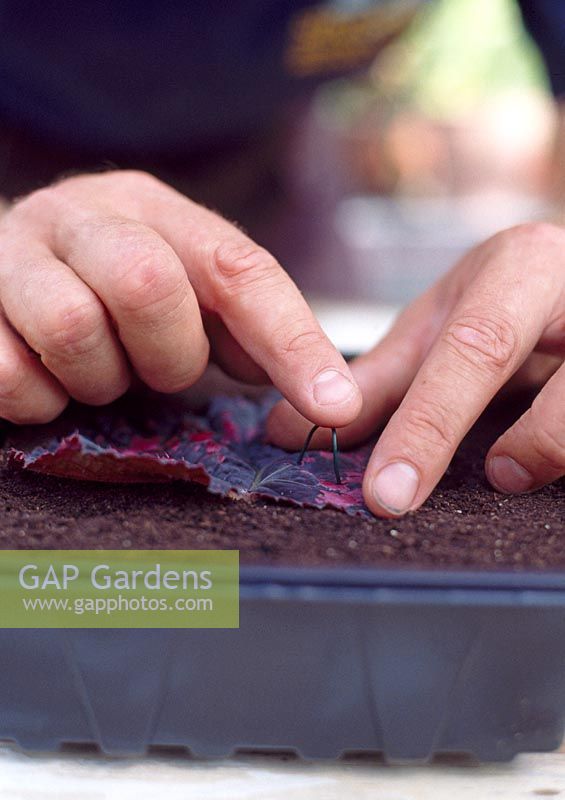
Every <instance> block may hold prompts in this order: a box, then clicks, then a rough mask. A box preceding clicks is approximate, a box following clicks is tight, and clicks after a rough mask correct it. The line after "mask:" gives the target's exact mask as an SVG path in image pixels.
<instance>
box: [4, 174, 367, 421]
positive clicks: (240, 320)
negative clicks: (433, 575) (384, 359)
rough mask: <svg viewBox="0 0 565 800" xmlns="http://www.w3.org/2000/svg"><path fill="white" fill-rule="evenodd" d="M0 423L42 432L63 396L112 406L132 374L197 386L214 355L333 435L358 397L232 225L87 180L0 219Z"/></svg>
mask: <svg viewBox="0 0 565 800" xmlns="http://www.w3.org/2000/svg"><path fill="white" fill-rule="evenodd" d="M0 303H1V307H2V315H1V317H0V417H2V418H4V419H7V420H10V421H11V422H15V423H41V422H48V421H49V420H52V419H53V418H54V417H56V416H57V415H58V414H59V413H60V412H61V411H62V410H63V409H64V407H65V406H66V404H67V402H68V399H69V397H73V398H75V399H77V400H79V401H81V402H83V403H88V404H91V405H101V404H104V403H108V402H110V401H112V400H114V399H116V398H117V397H119V396H120V395H121V394H123V393H124V392H125V391H126V389H127V388H128V385H129V382H130V378H131V373H132V371H133V372H135V373H136V374H137V375H138V376H139V377H140V378H141V379H142V380H143V381H144V382H145V383H146V384H147V385H148V386H150V387H152V388H153V389H156V390H158V391H163V392H175V391H179V390H181V389H184V388H187V387H188V386H191V385H192V384H193V383H195V381H196V380H197V379H198V378H199V377H200V375H201V374H202V372H203V371H204V369H205V367H206V365H207V363H208V358H209V355H210V353H211V356H212V358H213V360H214V361H215V362H216V363H218V364H219V365H220V366H221V367H222V368H223V369H224V370H225V371H226V372H228V374H230V375H232V376H234V377H236V378H238V379H240V380H243V381H247V382H249V383H262V382H269V380H270V381H272V382H273V383H274V384H275V386H277V387H278V389H279V390H280V391H281V392H282V394H283V395H284V396H285V397H286V398H287V399H288V400H289V402H290V403H291V404H292V406H294V407H295V408H296V409H297V411H299V412H300V414H302V415H303V416H304V417H306V418H307V419H309V420H310V421H311V422H312V423H316V424H319V425H321V426H325V427H331V426H342V425H347V424H348V423H350V422H352V421H353V420H354V419H355V418H356V417H357V415H358V414H359V411H360V409H361V402H362V401H361V393H360V390H359V388H358V387H357V384H356V383H355V381H354V379H353V377H352V375H351V373H350V371H349V368H348V367H347V365H346V363H345V361H344V360H343V358H342V356H341V355H340V354H339V353H338V352H337V351H336V349H335V348H334V347H333V345H332V344H331V343H330V342H329V340H328V339H327V338H326V336H325V335H324V333H323V332H322V330H321V329H320V326H319V325H318V323H317V322H316V320H315V318H314V316H313V315H312V312H311V311H310V309H309V307H308V305H307V304H306V302H305V300H304V298H303V297H302V295H301V294H300V292H299V291H298V289H297V288H296V286H295V284H294V283H293V282H292V281H291V279H290V278H289V277H288V275H287V274H286V273H285V272H284V270H283V269H282V268H281V267H280V266H279V264H278V263H277V262H276V260H275V259H274V258H273V257H272V256H271V255H270V254H269V253H268V252H266V251H265V250H264V249H262V248H261V247H259V246H258V245H256V244H255V243H254V242H253V241H251V240H250V239H249V238H248V237H247V236H246V235H244V234H243V233H242V232H241V231H240V230H238V229H237V228H236V227H235V226H234V225H231V224H230V223H228V222H226V221H225V220H224V219H222V218H221V217H220V216H218V215H217V214H215V213H213V212H211V211H209V210H207V209H205V208H203V207H202V206H198V205H197V204H195V203H193V202H192V201H190V200H189V199H187V198H186V197H184V196H183V195H181V194H179V193H177V192H176V191H174V190H173V189H171V188H170V187H169V186H166V185H165V184H163V183H161V182H160V181H158V180H157V179H156V178H154V177H152V176H150V175H147V174H145V173H139V172H111V173H104V174H99V175H82V176H77V177H73V178H69V179H67V180H64V181H61V182H60V183H57V184H54V185H53V186H51V187H48V188H46V189H41V190H39V191H37V192H34V193H33V194H31V195H29V196H28V197H26V198H24V199H23V200H20V201H19V202H17V203H16V204H15V205H14V206H13V207H12V208H11V209H10V210H9V211H8V212H7V213H6V214H4V216H2V218H1V219H0Z"/></svg>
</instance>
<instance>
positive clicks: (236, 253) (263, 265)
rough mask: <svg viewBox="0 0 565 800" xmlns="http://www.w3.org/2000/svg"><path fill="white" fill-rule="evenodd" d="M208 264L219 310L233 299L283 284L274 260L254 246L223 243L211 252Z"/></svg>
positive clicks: (251, 244) (279, 268) (280, 270)
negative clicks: (226, 299)
mask: <svg viewBox="0 0 565 800" xmlns="http://www.w3.org/2000/svg"><path fill="white" fill-rule="evenodd" d="M211 262H212V266H211V275H212V282H213V287H214V288H213V292H214V296H215V298H216V303H217V304H218V305H219V306H221V304H222V301H223V300H224V299H225V298H229V297H231V296H233V295H238V294H244V293H245V294H248V295H249V294H255V295H260V294H261V292H263V291H265V290H269V289H275V288H276V287H277V286H280V285H282V284H283V283H284V273H283V271H282V269H281V267H280V266H279V264H278V262H277V260H276V259H275V258H274V257H273V256H272V255H271V254H270V253H269V252H268V251H267V250H264V249H263V248H262V247H259V246H258V245H255V244H253V242H244V243H241V242H237V243H232V242H223V243H221V244H219V245H218V246H217V247H216V249H215V250H214V253H213V255H212V258H211ZM214 310H215V309H214Z"/></svg>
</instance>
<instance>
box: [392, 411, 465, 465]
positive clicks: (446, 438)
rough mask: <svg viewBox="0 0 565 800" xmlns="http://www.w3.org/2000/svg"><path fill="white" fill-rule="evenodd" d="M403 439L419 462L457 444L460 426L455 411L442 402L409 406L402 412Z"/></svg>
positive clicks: (448, 449)
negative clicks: (454, 417)
mask: <svg viewBox="0 0 565 800" xmlns="http://www.w3.org/2000/svg"><path fill="white" fill-rule="evenodd" d="M402 428H403V441H404V442H405V443H406V444H407V445H408V447H409V451H410V454H411V455H412V456H413V458H414V460H415V461H416V462H418V461H420V460H425V459H429V457H430V455H433V456H436V455H438V454H439V453H442V452H443V453H444V452H447V451H452V450H454V449H455V448H456V447H457V444H458V443H459V442H458V428H457V426H456V422H455V421H454V420H453V411H450V410H448V409H447V408H445V407H444V406H443V405H442V404H441V403H440V402H437V401H436V402H427V403H426V404H425V405H419V406H417V407H413V408H410V409H406V410H405V411H404V413H403V416H402Z"/></svg>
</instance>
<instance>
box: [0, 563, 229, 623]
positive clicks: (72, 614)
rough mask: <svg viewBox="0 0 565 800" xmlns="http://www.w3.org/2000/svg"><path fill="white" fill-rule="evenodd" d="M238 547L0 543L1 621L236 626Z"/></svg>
mask: <svg viewBox="0 0 565 800" xmlns="http://www.w3.org/2000/svg"><path fill="white" fill-rule="evenodd" d="M238 627H239V551H237V550H2V551H0V628H238Z"/></svg>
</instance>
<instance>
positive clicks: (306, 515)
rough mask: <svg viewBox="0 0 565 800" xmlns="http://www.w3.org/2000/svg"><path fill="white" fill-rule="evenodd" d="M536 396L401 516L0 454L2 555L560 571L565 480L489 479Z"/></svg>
mask: <svg viewBox="0 0 565 800" xmlns="http://www.w3.org/2000/svg"><path fill="white" fill-rule="evenodd" d="M530 400H531V397H527V396H524V395H520V396H516V397H513V398H512V399H511V400H506V402H505V404H504V405H503V406H501V405H498V406H494V407H491V408H490V409H489V410H488V411H487V412H486V413H485V414H484V415H483V417H482V418H481V420H479V422H478V423H477V425H476V426H475V428H474V429H473V430H472V431H471V433H470V434H469V436H468V437H467V438H466V440H465V441H464V443H463V444H462V446H461V448H460V449H459V451H458V452H457V454H456V456H455V458H454V460H453V462H452V464H451V466H450V468H449V471H448V473H447V474H446V476H445V477H444V479H443V480H442V482H441V484H440V485H439V487H438V488H437V490H436V491H435V492H434V494H433V495H432V497H431V498H430V499H429V500H428V502H427V503H426V504H425V506H424V507H423V508H422V509H421V510H420V511H418V512H416V513H414V514H411V515H408V516H407V517H404V518H403V519H398V520H375V521H374V522H371V521H366V520H363V519H360V518H352V517H349V516H347V515H346V514H345V513H343V512H340V511H333V510H324V511H318V510H315V509H298V508H295V507H292V506H284V505H276V504H270V503H263V502H261V503H257V502H255V503H249V502H247V501H244V500H238V501H234V500H222V499H218V498H216V497H214V496H212V495H210V494H208V493H207V492H206V490H205V489H204V488H203V487H201V486H191V485H187V484H186V483H182V482H177V483H171V484H145V485H139V484H136V485H123V484H120V485H109V484H95V483H87V482H79V481H71V480H60V479H57V478H50V477H46V476H42V475H37V474H33V473H24V472H20V471H15V470H13V469H12V468H9V467H7V466H6V459H5V452H4V453H2V457H1V459H0V509H1V518H0V548H69V549H70V548H72V549H78V548H92V549H95V548H101V549H106V548H108V549H109V548H112V549H121V548H163V549H165V548H175V549H192V548H194V549H209V548H233V549H238V550H240V558H241V563H242V564H250V563H278V564H288V565H303V566H310V565H319V564H326V565H329V564H333V565H338V564H343V565H354V564H364V565H369V564H370V565H383V564H384V563H388V564H394V563H404V564H406V563H411V564H414V565H421V566H445V565H451V566H469V567H480V568H485V567H486V568H499V567H506V568H508V567H511V568H513V569H524V568H527V567H530V568H531V567H534V568H550V569H559V570H561V569H565V482H564V481H563V480H562V481H559V482H557V483H555V484H553V485H552V486H549V487H546V488H544V489H542V490H540V491H538V492H536V493H534V494H531V495H523V496H516V497H508V496H504V495H500V494H497V493H496V492H495V491H493V489H492V488H491V487H490V486H489V485H488V484H487V482H486V479H485V477H484V471H483V462H484V455H485V453H486V451H487V449H488V447H489V446H490V444H491V443H492V442H493V441H494V440H495V438H496V437H497V435H499V433H501V432H502V431H503V430H504V429H505V428H506V427H507V426H508V425H509V424H510V423H511V422H512V421H514V420H515V419H516V418H517V417H518V416H519V415H520V414H521V412H522V411H523V410H524V409H525V408H526V407H527V404H528V403H529V401H530Z"/></svg>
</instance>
